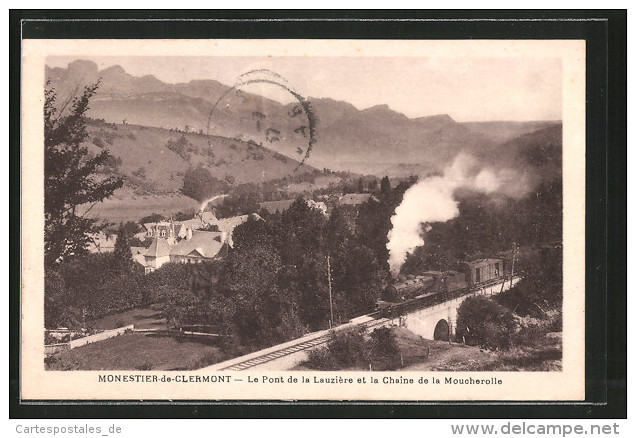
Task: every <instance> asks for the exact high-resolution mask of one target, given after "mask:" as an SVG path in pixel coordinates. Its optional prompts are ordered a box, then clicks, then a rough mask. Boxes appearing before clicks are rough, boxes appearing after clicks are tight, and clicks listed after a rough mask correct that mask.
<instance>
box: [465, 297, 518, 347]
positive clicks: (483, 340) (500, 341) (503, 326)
mask: <svg viewBox="0 0 636 438" xmlns="http://www.w3.org/2000/svg"><path fill="white" fill-rule="evenodd" d="M514 329H515V320H514V317H513V315H512V312H510V310H508V309H507V308H505V307H503V306H501V305H499V304H497V303H496V302H494V301H493V300H491V299H489V298H485V297H471V298H468V299H466V300H465V301H464V302H463V303H462V304H461V306H459V309H458V310H457V336H458V337H460V338H461V337H464V338H465V339H466V342H467V343H468V344H470V345H480V346H482V347H485V348H488V349H492V350H496V349H507V348H509V347H510V345H511V340H512V335H513V333H514Z"/></svg>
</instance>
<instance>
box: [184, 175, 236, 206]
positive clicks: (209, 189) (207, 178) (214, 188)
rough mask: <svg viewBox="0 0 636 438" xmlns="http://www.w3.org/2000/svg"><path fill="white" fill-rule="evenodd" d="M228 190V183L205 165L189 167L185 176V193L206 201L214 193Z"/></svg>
mask: <svg viewBox="0 0 636 438" xmlns="http://www.w3.org/2000/svg"><path fill="white" fill-rule="evenodd" d="M226 190H227V183H226V182H225V181H223V180H220V179H218V178H216V177H214V176H212V174H211V173H210V171H209V170H208V169H206V168H204V167H196V168H188V170H186V172H185V175H184V176H183V188H182V189H181V191H182V192H183V194H184V195H186V196H189V197H191V198H193V199H196V200H197V201H200V202H202V201H204V200H206V199H208V198H210V197H211V196H213V195H218V194H221V193H223V192H225V191H226Z"/></svg>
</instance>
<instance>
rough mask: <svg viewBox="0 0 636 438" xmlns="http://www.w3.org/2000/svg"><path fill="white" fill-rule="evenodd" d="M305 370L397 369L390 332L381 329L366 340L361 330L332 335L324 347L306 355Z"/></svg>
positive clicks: (397, 353) (396, 352)
mask: <svg viewBox="0 0 636 438" xmlns="http://www.w3.org/2000/svg"><path fill="white" fill-rule="evenodd" d="M308 356H309V359H308V360H307V362H306V363H305V365H306V366H308V367H309V368H312V369H316V370H339V369H345V368H354V367H356V368H362V369H368V366H369V365H371V368H372V369H374V370H394V369H396V368H398V367H399V365H400V350H399V348H398V344H397V336H396V335H395V332H394V331H393V329H391V328H389V327H381V328H378V329H375V330H374V331H373V332H372V333H371V335H370V336H366V334H365V330H364V328H361V327H356V328H353V329H349V330H343V331H338V332H335V331H332V332H331V333H330V339H329V342H328V343H327V346H326V347H324V348H318V349H315V350H312V351H310V352H309V355H308Z"/></svg>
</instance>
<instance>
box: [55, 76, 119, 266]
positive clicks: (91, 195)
mask: <svg viewBox="0 0 636 438" xmlns="http://www.w3.org/2000/svg"><path fill="white" fill-rule="evenodd" d="M98 85H99V83H97V84H94V85H90V86H87V87H85V88H84V91H83V92H82V94H81V95H79V96H75V97H74V98H73V99H71V100H70V101H68V102H67V103H66V104H64V105H62V106H61V107H58V105H56V98H57V96H56V93H55V89H54V88H48V84H47V89H46V91H45V99H44V213H45V230H44V250H45V262H46V263H47V265H51V264H54V263H57V262H59V261H61V260H63V259H65V258H68V257H72V256H74V255H78V254H82V253H85V252H86V246H87V244H88V242H89V240H90V234H91V233H92V232H95V231H97V230H98V227H97V225H96V220H95V219H89V218H86V217H83V216H82V215H80V214H78V211H77V207H78V206H80V205H82V204H90V203H93V204H94V203H97V202H99V201H102V200H103V199H105V198H108V197H109V196H110V195H112V193H113V192H114V191H115V190H117V189H118V188H120V187H121V186H122V184H123V181H122V179H121V178H118V177H115V176H111V177H105V176H102V175H99V174H98V172H97V171H98V168H99V167H100V166H102V165H103V164H104V163H106V162H107V160H108V159H109V158H110V157H111V156H110V154H109V153H108V151H106V150H103V151H102V152H100V153H99V154H98V155H95V156H89V155H88V149H87V148H86V147H85V146H82V143H83V142H84V141H85V140H86V139H87V137H88V132H87V130H86V111H87V110H88V104H89V100H90V98H91V97H92V96H93V95H94V94H95V91H96V90H97V87H98ZM69 108H70V109H69Z"/></svg>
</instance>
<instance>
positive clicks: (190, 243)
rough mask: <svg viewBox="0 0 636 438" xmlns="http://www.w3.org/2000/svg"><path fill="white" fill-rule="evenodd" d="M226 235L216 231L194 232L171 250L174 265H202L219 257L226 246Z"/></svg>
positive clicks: (171, 259)
mask: <svg viewBox="0 0 636 438" xmlns="http://www.w3.org/2000/svg"><path fill="white" fill-rule="evenodd" d="M224 237H225V236H224V234H223V233H219V232H214V231H193V232H192V234H191V235H190V236H189V237H186V238H185V239H183V240H182V241H180V242H179V243H177V244H176V245H174V246H173V247H172V248H171V250H170V261H171V262H172V263H201V262H203V261H206V260H211V259H213V258H215V257H217V256H218V255H219V253H220V252H221V250H222V249H223V247H224V245H225V243H226V242H225V240H224Z"/></svg>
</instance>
